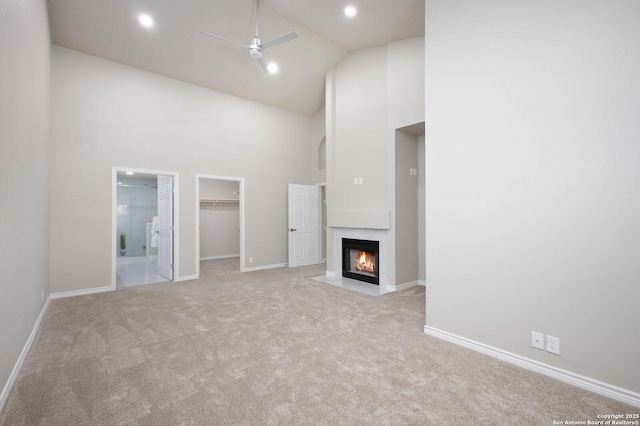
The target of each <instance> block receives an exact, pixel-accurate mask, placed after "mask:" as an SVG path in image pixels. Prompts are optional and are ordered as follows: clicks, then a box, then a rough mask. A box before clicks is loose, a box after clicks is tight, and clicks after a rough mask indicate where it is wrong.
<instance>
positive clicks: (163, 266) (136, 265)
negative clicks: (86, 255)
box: [111, 167, 178, 289]
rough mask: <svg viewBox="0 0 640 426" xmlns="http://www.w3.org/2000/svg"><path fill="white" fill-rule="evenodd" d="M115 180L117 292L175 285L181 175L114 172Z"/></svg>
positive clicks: (114, 270)
mask: <svg viewBox="0 0 640 426" xmlns="http://www.w3.org/2000/svg"><path fill="white" fill-rule="evenodd" d="M112 178H113V182H112V232H113V238H112V280H111V285H112V288H114V289H116V288H124V287H129V286H135V285H141V284H151V283H157V282H163V281H173V280H174V278H175V274H176V271H177V262H176V261H174V259H177V256H176V253H175V252H176V251H177V250H175V248H174V241H175V240H177V226H175V225H174V224H176V223H178V221H177V209H176V208H175V206H177V187H178V186H177V179H178V175H177V173H174V172H159V171H153V170H141V169H131V168H120V167H114V168H113V169H112Z"/></svg>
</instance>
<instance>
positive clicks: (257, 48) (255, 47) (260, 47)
mask: <svg viewBox="0 0 640 426" xmlns="http://www.w3.org/2000/svg"><path fill="white" fill-rule="evenodd" d="M259 23H260V0H256V32H255V35H254V36H253V38H252V39H251V44H249V45H245V44H242V43H238V42H237V41H233V40H229V39H226V38H224V37H220V36H218V35H215V34H211V33H208V32H205V31H200V34H203V35H206V36H209V37H213V38H217V39H219V40H222V41H225V42H227V43H231V44H235V45H237V46H241V47H244V48H245V49H249V56H251V57H252V58H254V59H257V60H258V63H259V64H260V66H261V67H262V69H263V70H264V72H266V73H270V74H273V73H275V72H277V70H278V66H277V65H276V64H273V63H270V64H269V65H267V64H266V63H265V62H264V58H263V53H264V52H265V51H267V50H269V49H272V48H274V47H276V46H279V45H281V44H283V43H286V42H288V41H291V40H293V39H296V38H298V33H297V32H295V31H291V32H289V33H286V34H283V35H281V36H279V37H276V38H274V39H273V40H270V41H268V42H266V43H261V42H260V37H259V36H258V25H259Z"/></svg>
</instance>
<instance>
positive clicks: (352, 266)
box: [342, 238, 380, 285]
mask: <svg viewBox="0 0 640 426" xmlns="http://www.w3.org/2000/svg"><path fill="white" fill-rule="evenodd" d="M379 246H380V243H379V242H378V241H370V240H354V239H351V238H343V239H342V276H343V277H346V278H353V279H356V280H360V281H364V282H367V283H371V284H377V285H380V278H379V265H378V256H379Z"/></svg>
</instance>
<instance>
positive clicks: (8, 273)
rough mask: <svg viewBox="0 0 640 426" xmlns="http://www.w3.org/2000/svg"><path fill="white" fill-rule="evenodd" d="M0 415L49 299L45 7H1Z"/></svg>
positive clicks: (31, 1) (15, 2)
mask: <svg viewBox="0 0 640 426" xmlns="http://www.w3.org/2000/svg"><path fill="white" fill-rule="evenodd" d="M0 40H1V42H0V64H1V65H0V172H1V173H2V178H1V179H0V199H1V201H0V234H1V235H2V238H1V239H0V241H1V243H0V336H1V337H0V409H2V404H3V402H4V397H6V393H4V391H3V389H4V390H6V389H5V385H6V383H7V381H8V379H9V377H10V375H11V372H12V370H13V368H14V366H15V365H16V361H18V357H19V355H20V353H21V351H22V349H23V347H24V345H25V343H27V340H28V338H29V334H30V333H31V331H32V329H33V327H34V325H35V323H36V319H37V318H38V315H39V313H40V311H41V310H42V307H43V305H44V301H43V298H44V299H45V300H46V298H48V297H49V157H48V156H49V146H48V131H49V27H48V24H47V10H46V4H45V2H44V0H42V1H41V0H6V1H5V0H3V1H2V2H1V3H0Z"/></svg>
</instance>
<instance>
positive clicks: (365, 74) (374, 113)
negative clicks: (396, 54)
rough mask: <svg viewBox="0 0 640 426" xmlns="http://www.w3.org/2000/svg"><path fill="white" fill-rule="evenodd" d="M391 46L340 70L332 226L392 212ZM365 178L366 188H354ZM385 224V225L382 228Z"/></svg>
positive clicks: (356, 56)
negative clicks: (389, 194)
mask: <svg viewBox="0 0 640 426" xmlns="http://www.w3.org/2000/svg"><path fill="white" fill-rule="evenodd" d="M386 52H387V49H386V46H382V47H375V48H370V49H364V50H360V51H357V52H353V53H350V54H349V55H347V56H346V57H345V58H344V59H343V60H342V61H341V62H340V64H338V66H336V68H335V72H334V80H333V84H334V87H332V88H328V90H332V91H334V92H335V99H334V100H333V101H334V104H333V107H334V108H335V110H334V111H333V112H332V115H331V117H333V120H331V121H328V125H329V126H332V127H333V129H332V131H331V132H330V134H332V135H333V139H332V140H329V138H328V140H327V143H329V144H332V157H331V159H330V161H333V168H332V173H331V175H327V183H328V184H329V185H330V191H329V193H328V195H329V200H328V201H329V212H328V215H329V217H328V222H329V226H347V227H350V226H362V225H361V224H362V223H364V222H373V223H376V222H379V217H380V213H382V215H383V216H385V215H386V221H387V223H388V209H387V170H386V162H387V145H386V110H387V102H386V80H387V75H386V63H387V54H386ZM356 177H361V178H362V179H363V184H361V185H354V182H353V180H354V178H356ZM383 225H384V224H383Z"/></svg>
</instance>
